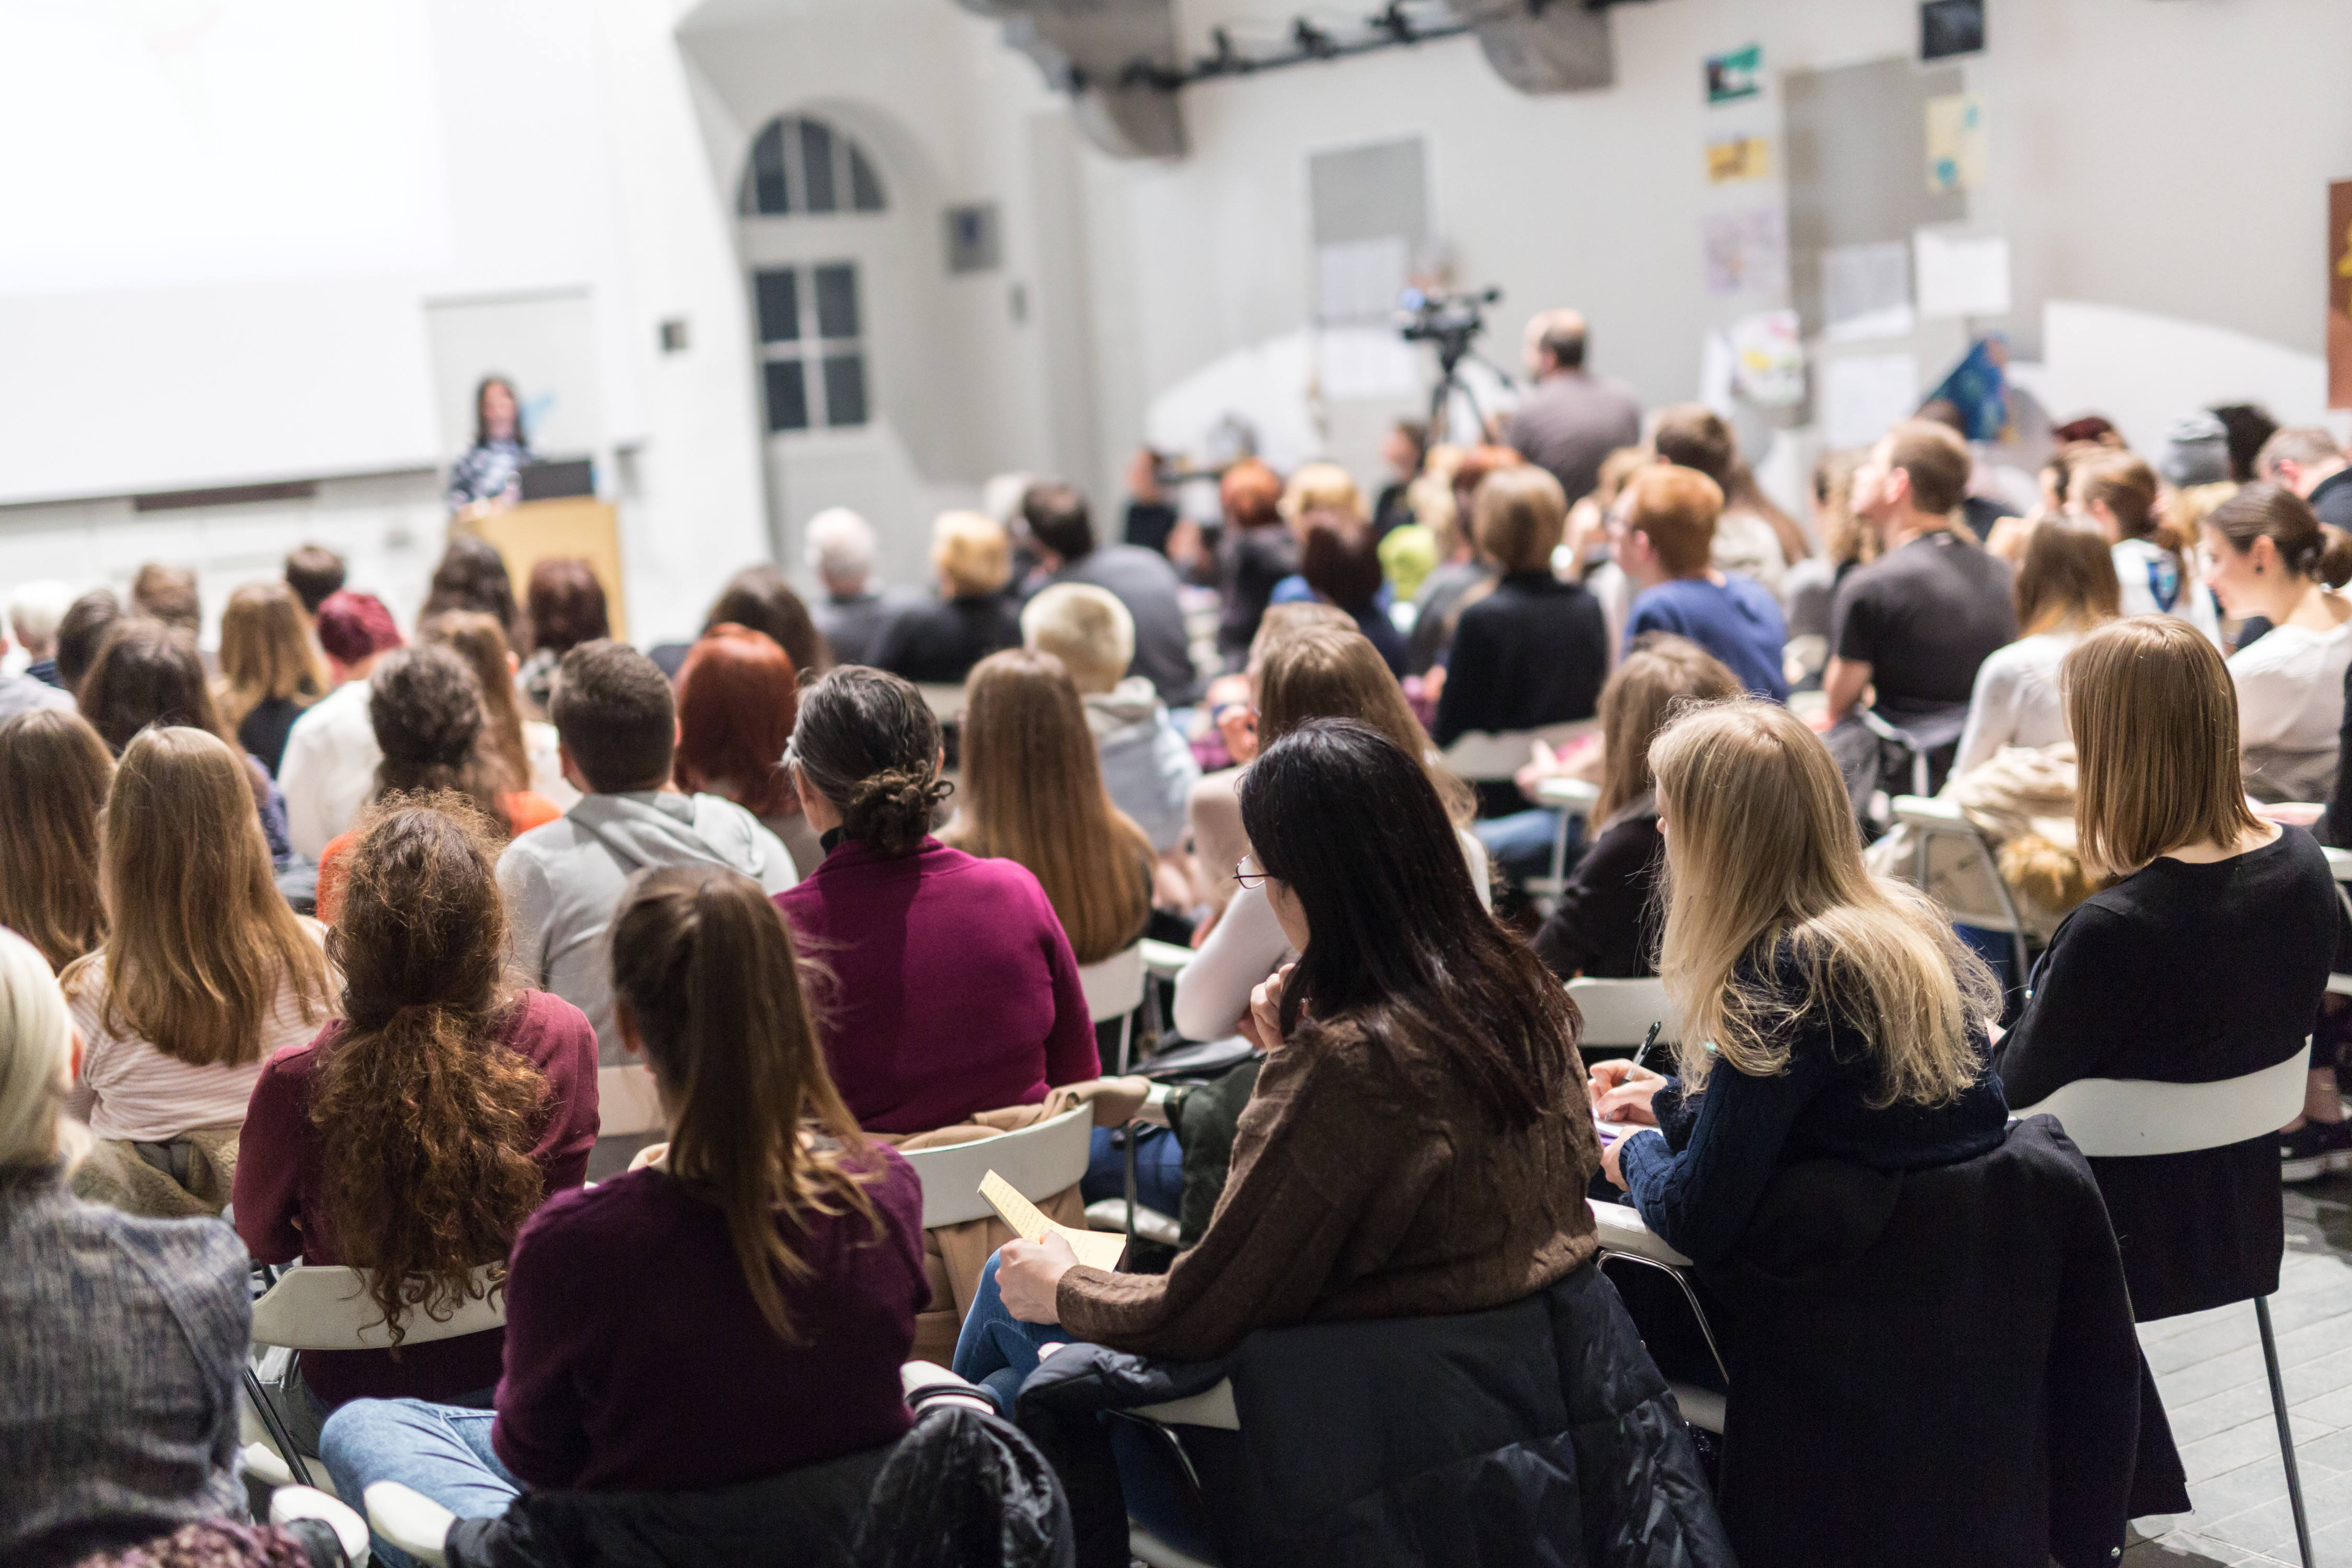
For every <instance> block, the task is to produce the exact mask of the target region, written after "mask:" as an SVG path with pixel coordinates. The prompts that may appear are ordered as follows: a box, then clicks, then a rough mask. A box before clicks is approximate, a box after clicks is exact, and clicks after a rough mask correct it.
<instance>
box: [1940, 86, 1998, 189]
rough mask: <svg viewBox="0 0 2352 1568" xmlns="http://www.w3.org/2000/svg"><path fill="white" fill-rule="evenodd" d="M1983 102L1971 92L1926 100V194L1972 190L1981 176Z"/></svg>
mask: <svg viewBox="0 0 2352 1568" xmlns="http://www.w3.org/2000/svg"><path fill="white" fill-rule="evenodd" d="M1985 159H1986V154H1985V110H1984V100H1983V99H1981V98H1979V97H1978V96H1977V95H1976V94H1975V93H1973V92H1956V93H1953V94H1952V95H1951V96H1949V97H1948V98H1931V99H1929V100H1927V194H1928V195H1931V196H1941V195H1950V194H1951V193H1952V192H1954V191H1973V190H1975V189H1976V188H1977V187H1978V186H1979V185H1981V184H1984V177H1985Z"/></svg>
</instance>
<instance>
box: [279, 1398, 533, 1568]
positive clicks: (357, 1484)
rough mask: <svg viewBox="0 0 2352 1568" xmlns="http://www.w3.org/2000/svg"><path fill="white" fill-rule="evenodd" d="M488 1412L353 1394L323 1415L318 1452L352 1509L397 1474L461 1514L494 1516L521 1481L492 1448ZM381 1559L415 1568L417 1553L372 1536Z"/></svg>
mask: <svg viewBox="0 0 2352 1568" xmlns="http://www.w3.org/2000/svg"><path fill="white" fill-rule="evenodd" d="M497 1419H498V1415H497V1414H496V1413H495V1412H493V1411H488V1410H466V1409H461V1408H459V1407H458V1406H457V1405H433V1404H429V1403H427V1402H426V1401H425V1400H422V1399H354V1400H352V1402H351V1403H350V1404H348V1405H343V1406H341V1408H340V1409H338V1410H337V1411H336V1412H335V1413H334V1414H333V1415H330V1416H328V1417H327V1425H326V1428H325V1430H323V1431H322V1432H320V1434H319V1457H320V1458H322V1459H324V1460H325V1461H326V1462H327V1473H328V1474H329V1475H330V1476H332V1477H333V1478H334V1479H335V1490H336V1492H337V1493H338V1494H340V1495H341V1498H342V1500H344V1501H345V1502H347V1503H349V1504H351V1505H352V1507H353V1508H356V1509H359V1510H362V1512H364V1511H365V1510H366V1507H367V1505H366V1503H365V1501H364V1500H363V1499H364V1497H365V1494H366V1491H367V1489H368V1487H369V1486H370V1485H371V1484H372V1483H373V1482H376V1481H398V1482H399V1483H400V1484H401V1485H402V1486H404V1487H406V1488H408V1489H410V1490H411V1491H415V1492H418V1493H421V1494H422V1495H424V1496H425V1497H428V1498H431V1499H432V1500H434V1501H435V1502H437V1503H439V1504H440V1505H441V1506H442V1507H443V1508H446V1509H447V1510H449V1511H450V1512H451V1513H454V1514H456V1515H457V1517H458V1518H459V1519H496V1518H498V1517H499V1515H500V1514H502V1513H504V1512H506V1510H507V1505H508V1504H509V1503H510V1502H512V1501H514V1500H515V1498H516V1497H517V1496H518V1495H520V1492H521V1491H522V1483H521V1482H520V1481H518V1480H516V1479H514V1476H513V1475H512V1473H510V1472H509V1470H508V1469H507V1468H506V1467H505V1466H504V1465H502V1464H500V1463H499V1457H498V1455H497V1454H496V1453H494V1452H493V1451H492V1450H491V1448H490V1424H491V1423H492V1422H493V1421H496V1420H497ZM369 1550H370V1552H372V1553H373V1556H374V1558H375V1560H376V1561H377V1562H379V1563H391V1564H393V1568H413V1564H414V1563H415V1558H413V1557H410V1556H409V1555H408V1554H407V1553H406V1552H397V1551H394V1549H393V1548H392V1547H390V1546H388V1545H386V1544H385V1543H384V1542H383V1540H382V1538H380V1537H371V1539H370V1541H369Z"/></svg>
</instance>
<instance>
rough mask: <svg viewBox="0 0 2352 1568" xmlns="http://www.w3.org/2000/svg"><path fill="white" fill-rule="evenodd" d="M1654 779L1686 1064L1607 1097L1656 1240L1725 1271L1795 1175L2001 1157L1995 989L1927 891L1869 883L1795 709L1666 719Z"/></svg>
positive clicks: (1831, 774) (1600, 1073)
mask: <svg viewBox="0 0 2352 1568" xmlns="http://www.w3.org/2000/svg"><path fill="white" fill-rule="evenodd" d="M1650 765H1651V767H1652V769H1653V771H1654V773H1655V774H1656V778H1657V799H1658V816H1659V819H1660V822H1661V825H1662V826H1663V827H1664V832H1665V837H1666V868H1667V873H1666V916H1665V924H1664V936H1663V939H1662V941H1661V943H1660V948H1659V956H1658V974H1659V978H1660V979H1662V980H1664V982H1665V988H1666V995H1667V998H1668V1000H1669V1002H1670V1003H1671V1004H1672V1005H1673V1007H1674V1010H1675V1016H1677V1017H1678V1018H1679V1019H1680V1020H1681V1024H1682V1036H1681V1043H1680V1045H1679V1046H1678V1047H1677V1048H1676V1051H1675V1065H1676V1069H1677V1070H1676V1075H1675V1077H1673V1078H1667V1077H1664V1076H1662V1075H1660V1074H1658V1073H1655V1072H1653V1071H1651V1070H1650V1069H1648V1068H1637V1067H1634V1066H1633V1065H1632V1064H1630V1063H1624V1062H1603V1063H1601V1064H1598V1065H1597V1066H1596V1067H1595V1068H1594V1069H1593V1096H1594V1105H1595V1109H1596V1110H1598V1112H1599V1113H1600V1115H1601V1117H1602V1119H1603V1120H1604V1121H1625V1122H1631V1123H1634V1124H1636V1125H1637V1126H1638V1127H1639V1129H1640V1130H1639V1131H1633V1132H1632V1133H1631V1134H1630V1135H1629V1136H1627V1137H1625V1138H1623V1139H1621V1140H1618V1141H1615V1142H1611V1143H1610V1144H1609V1146H1608V1148H1607V1149H1606V1151H1605V1152H1604V1155H1603V1160H1602V1168H1603V1169H1604V1170H1605V1171H1606V1172H1607V1173H1608V1175H1609V1179H1610V1180H1611V1181H1612V1182H1613V1183H1615V1184H1617V1185H1618V1186H1620V1187H1622V1188H1624V1189H1626V1190H1627V1191H1628V1192H1629V1193H1631V1194H1633V1205H1634V1206H1635V1207H1636V1208H1638V1209H1640V1210H1641V1213H1642V1217H1643V1219H1644V1220H1646V1221H1647V1222H1648V1223H1649V1225H1650V1226H1651V1228H1652V1229H1654V1230H1655V1231H1656V1232H1657V1233H1658V1234H1659V1235H1660V1236H1662V1237H1665V1239H1666V1240H1667V1241H1668V1242H1670V1243H1671V1244H1672V1245H1674V1246H1675V1247H1679V1248H1680V1249H1682V1250H1683V1251H1684V1252H1686V1253H1688V1254H1689V1255H1690V1256H1691V1257H1693V1258H1697V1259H1699V1260H1700V1261H1702V1262H1713V1261H1717V1260H1720V1259H1722V1258H1727V1257H1728V1256H1729V1255H1730V1253H1731V1251H1732V1249H1733V1247H1734V1246H1735V1245H1736V1244H1737V1243H1738V1240H1739V1238H1740V1237H1741V1235H1742V1233H1743V1232H1744V1231H1745V1230H1746V1229H1747V1227H1748V1220H1749V1218H1750V1216H1751V1215H1753V1214H1754V1212H1755V1209H1756V1205H1757V1200H1758V1199H1759V1196H1760V1195H1761V1194H1762V1193H1763V1190H1764V1187H1765V1184H1766V1183H1767V1182H1768V1181H1769V1179H1770V1177H1771V1176H1772V1175H1773V1173H1775V1172H1777V1171H1778V1170H1780V1168H1781V1167H1783V1166H1784V1165H1787V1164H1790V1163H1794V1162H1795V1161H1798V1160H1801V1159H1819V1158H1824V1157H1827V1158H1832V1159H1842V1160H1847V1161H1851V1162H1853V1163H1859V1164H1862V1165H1865V1166H1868V1167H1870V1168H1872V1169H1874V1170H1879V1171H1909V1170H1918V1169H1922V1168H1926V1167H1929V1166H1936V1165H1945V1164H1952V1163H1958V1162H1959V1161H1962V1160H1967V1159H1970V1158H1973V1157H1974V1156H1976V1155H1978V1154H1981V1153H1984V1152H1987V1151H1989V1150H1991V1149H1994V1148H1997V1147H1999V1146H2000V1142H2001V1140H2002V1137H2003V1130H2004V1127H2005V1125H2006V1123H2007V1121H2008V1118H2009V1111H2008V1107H2007V1106H2006V1105H2005V1104H2004V1103H2003V1102H2002V1100H2001V1094H2000V1083H1999V1082H1998V1081H1997V1080H1996V1079H1994V1078H1993V1077H1992V1074H1991V1072H1990V1069H1989V1068H1987V1066H1986V1051H1987V1046H1986V1037H1987V1026H1988V1025H1989V1024H1990V1023H1991V1022H1992V1021H1993V1020H1995V1019H1997V1018H1998V1017H1999V1016H2000V1001H2001V998H2000V986H1999V984H1998V983H1997V982H1996V981H1995V980H1994V978H1993V976H1992V973H1991V972H1990V970H1988V969H1987V968H1986V967H1985V965H1984V963H1983V962H1982V961H1981V960H1979V958H1977V956H1976V955H1975V954H1974V953H1972V952H1969V949H1968V948H1967V946H1966V945H1964V944H1963V943H1962V942H1960V940H1959V938H1958V935H1957V934H1956V933H1955V932H1954V931H1953V930H1952V928H1951V926H1950V925H1949V924H1948V923H1947V922H1946V921H1945V920H1944V919H1943V917H1942V915H1941V914H1940V913H1938V912H1937V910H1936V908H1935V906H1934V905H1933V904H1932V903H1930V902H1929V901H1928V900H1927V896H1926V895H1925V894H1923V893H1921V892H1919V891H1918V890H1916V889H1913V888H1910V887H1907V886H1905V885H1903V884H1901V883H1896V882H1892V881H1887V880H1884V879H1879V878H1876V877H1874V876H1872V875H1871V874H1870V872H1869V870H1868V869H1867V868H1864V865H1863V860H1862V837H1861V834H1860V832H1859V831H1858V830H1857V829H1856V827H1855V826H1854V819H1853V803H1852V801H1851V799H1850V798H1849V797H1848V795H1846V791H1845V785H1844V783H1843V780H1842V778H1841V777H1840V775H1839V773H1838V767H1837V763H1835V762H1833V761H1832V759H1831V757H1830V753H1829V751H1828V749H1827V748H1826V747H1824V746H1823V745H1822V742H1821V737H1819V736H1818V735H1815V734H1814V733H1813V732H1812V731H1811V730H1810V729H1808V728H1806V726H1805V723H1804V721H1802V720H1801V719H1799V718H1796V717H1795V716H1794V715H1792V714H1791V713H1790V712H1789V710H1787V709H1785V708H1782V707H1780V706H1779V705H1778V704H1775V703H1767V702H1758V701H1733V702H1721V703H1716V704H1713V705H1711V706H1708V707H1705V708H1700V709H1697V710H1694V711H1691V712H1689V713H1686V714H1685V715H1684V716H1683V717H1682V718H1680V719H1678V720H1676V721H1675V722H1674V723H1672V724H1670V725H1668V726H1667V727H1666V729H1665V731H1664V732H1663V733H1662V734H1660V735H1659V736H1658V738H1657V739H1656V740H1655V741H1654V742H1652V743H1651V746H1650ZM1661 1129H1663V1131H1660V1130H1661Z"/></svg>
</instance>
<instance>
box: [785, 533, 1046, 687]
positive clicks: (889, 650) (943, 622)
mask: <svg viewBox="0 0 2352 1568" xmlns="http://www.w3.org/2000/svg"><path fill="white" fill-rule="evenodd" d="M931 567H932V569H933V570H934V571H936V572H937V573H938V574H940V596H939V598H938V599H937V600H936V601H933V602H932V603H929V604H922V605H911V606H909V607H908V608H906V609H903V610H900V611H899V612H898V614H897V615H895V616H892V617H891V618H890V623H889V625H887V626H885V627H883V628H882V635H881V636H880V637H877V639H876V640H875V644H874V665H875V668H877V669H887V670H888V671H889V672H890V673H891V674H893V675H896V676H899V677H901V678H903V679H908V680H913V681H919V682H921V683H922V684H924V685H926V686H952V685H955V684H957V683H958V682H960V681H961V680H962V679H963V678H964V677H965V676H967V675H970V674H971V667H972V666H973V665H975V664H978V663H979V662H980V661H981V660H982V659H983V658H987V657H988V656H989V655H990V654H992V653H1001V652H1003V650H1004V649H1006V648H1008V647H1020V646H1021V609H1020V606H1019V605H1016V604H1015V603H1013V600H1012V599H1010V598H1008V597H1006V595H1005V584H1008V583H1010V582H1011V581H1012V580H1013V547H1012V542H1011V541H1010V540H1009V539H1007V538H1006V537H1005V532H1004V530H1003V529H1002V528H1000V527H998V526H997V525H996V524H995V523H993V522H992V521H989V520H988V519H987V518H986V517H985V516H983V515H982V514H981V513H979V512H976V511H949V512H941V513H940V517H939V521H936V522H934V523H933V524H932V525H931ZM784 651H785V652H787V653H790V652H791V651H792V650H791V649H790V648H786V649H785V650H784Z"/></svg>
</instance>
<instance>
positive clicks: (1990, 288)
mask: <svg viewBox="0 0 2352 1568" xmlns="http://www.w3.org/2000/svg"><path fill="white" fill-rule="evenodd" d="M1911 253H1912V258H1913V260H1914V262H1915V263H1916V276H1917V289H1918V293H1917V300H1918V306H1919V314H1920V316H1921V317H1922V318H1923V319H1925V320H1927V321H1938V320H1945V319H1948V318H1950V317H1954V316H2006V315H2007V314H2009V241H2008V240H2006V239H2003V238H2001V237H1999V236H1997V235H1995V236H1990V237H1984V238H1962V237H1958V236H1956V235H1948V234H1941V233H1938V232H1937V230H1935V229H1932V228H1923V229H1921V230H1919V231H1918V232H1917V233H1916V235H1914V236H1913V237H1912V241H1911Z"/></svg>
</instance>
